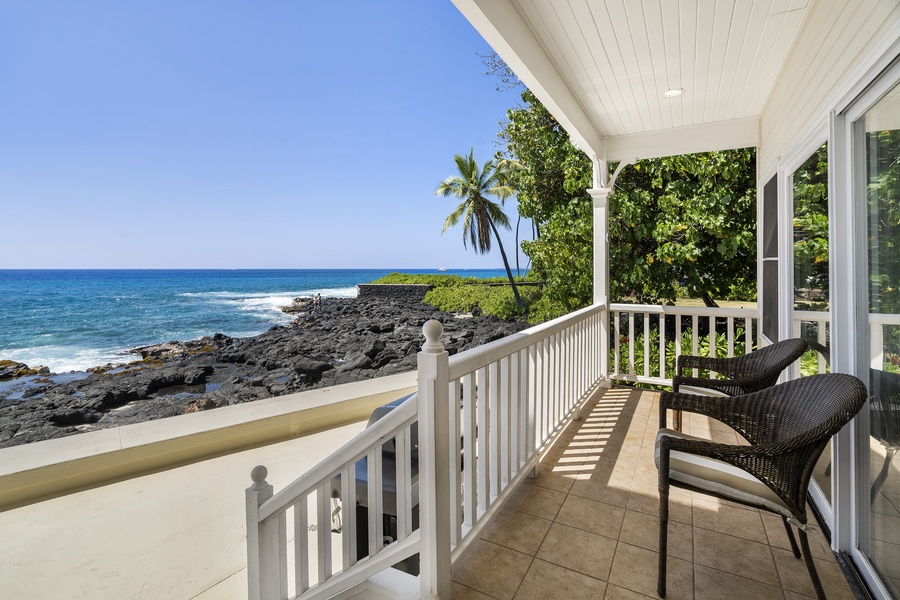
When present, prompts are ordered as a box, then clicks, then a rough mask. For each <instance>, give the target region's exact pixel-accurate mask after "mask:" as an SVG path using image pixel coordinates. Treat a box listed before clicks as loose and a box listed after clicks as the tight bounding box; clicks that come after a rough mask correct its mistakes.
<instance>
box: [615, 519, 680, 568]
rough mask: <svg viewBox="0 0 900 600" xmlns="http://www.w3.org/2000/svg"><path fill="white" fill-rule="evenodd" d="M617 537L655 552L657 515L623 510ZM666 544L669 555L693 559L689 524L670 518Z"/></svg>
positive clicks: (657, 534) (656, 544)
mask: <svg viewBox="0 0 900 600" xmlns="http://www.w3.org/2000/svg"><path fill="white" fill-rule="evenodd" d="M619 539H620V540H621V541H623V542H625V543H627V544H631V545H632V546H640V547H641V548H645V549H647V550H653V551H654V552H656V550H657V548H658V547H659V517H658V516H653V515H648V514H645V513H642V512H638V511H635V510H628V511H625V521H624V522H623V523H622V533H621V534H620V535H619ZM667 545H668V552H667V554H668V555H669V556H675V557H677V558H681V559H683V560H693V558H694V541H693V529H692V528H691V526H690V525H686V524H684V523H679V522H677V521H672V520H670V521H669V530H668V542H667Z"/></svg>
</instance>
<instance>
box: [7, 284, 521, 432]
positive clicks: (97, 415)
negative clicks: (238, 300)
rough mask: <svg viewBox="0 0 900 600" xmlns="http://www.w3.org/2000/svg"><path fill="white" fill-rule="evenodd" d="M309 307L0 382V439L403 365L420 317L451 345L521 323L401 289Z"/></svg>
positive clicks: (142, 417)
mask: <svg viewBox="0 0 900 600" xmlns="http://www.w3.org/2000/svg"><path fill="white" fill-rule="evenodd" d="M308 308H309V310H308V311H307V312H305V313H301V314H299V315H298V316H297V317H296V318H295V320H294V321H293V323H291V325H288V326H278V327H273V328H271V329H270V330H269V331H267V332H265V333H263V334H260V335H258V336H255V337H249V338H231V337H228V336H226V335H223V334H220V333H217V334H216V335H214V336H212V337H204V338H201V339H199V340H193V341H189V342H170V343H166V344H158V345H154V346H146V347H142V348H135V349H134V350H133V351H132V352H134V353H135V354H139V355H140V357H141V358H140V360H136V361H134V362H131V363H128V364H121V365H106V366H103V367H97V368H94V369H90V372H88V373H85V374H82V375H83V376H81V377H80V378H70V379H72V380H69V381H64V382H62V383H60V382H57V381H55V380H54V378H53V377H49V376H47V373H41V374H40V375H37V376H32V377H30V378H29V379H28V383H27V387H26V388H25V391H24V393H23V392H22V391H21V390H19V391H18V397H19V398H20V399H9V396H11V395H12V394H11V393H10V390H14V389H15V386H6V392H5V393H2V392H0V448H5V447H10V446H17V445H21V444H28V443H32V442H37V441H42V440H48V439H52V438H58V437H64V436H68V435H74V434H77V433H81V432H86V431H96V430H99V429H105V428H110V427H118V426H120V425H127V424H131V423H139V422H143V421H150V420H154V419H161V418H164V417H171V416H176V415H181V414H185V413H191V412H197V411H201V410H209V409H213V408H216V407H219V406H228V405H232V404H241V403H244V402H251V401H253V400H259V399H262V398H270V397H273V396H281V395H283V394H290V393H295V392H301V391H305V390H309V389H314V388H318V387H325V386H332V385H337V384H342V383H349V382H353V381H360V380H362V379H371V378H376V377H382V376H385V375H392V374H394V373H402V372H405V371H411V370H414V369H415V368H416V354H417V353H418V351H419V350H420V349H421V347H422V344H423V343H424V341H425V340H424V337H423V336H422V325H423V324H424V323H425V321H427V320H429V319H437V320H438V321H440V322H441V323H442V324H443V326H444V335H443V337H442V342H443V343H444V345H445V347H446V349H447V350H448V352H450V354H455V353H457V352H461V351H463V350H468V349H470V348H474V347H476V346H479V345H481V344H484V343H487V342H491V341H493V340H496V339H500V338H502V337H504V336H507V335H510V334H512V333H515V332H517V331H520V330H522V329H524V328H525V327H526V324H525V323H521V322H509V321H504V320H501V319H498V318H496V317H491V316H473V317H468V316H467V317H466V318H460V316H459V315H455V314H452V313H447V312H442V311H439V310H437V309H435V308H434V307H432V306H429V305H427V304H425V303H423V302H420V301H417V300H414V299H406V298H394V299H382V298H365V299H363V298H323V299H321V301H317V302H316V303H315V304H314V305H310V306H309V307H308ZM22 367H24V365H22Z"/></svg>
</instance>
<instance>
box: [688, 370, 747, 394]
mask: <svg viewBox="0 0 900 600" xmlns="http://www.w3.org/2000/svg"><path fill="white" fill-rule="evenodd" d="M754 382H755V379H754V378H753V377H735V378H731V379H709V378H705V377H690V376H684V375H675V377H673V378H672V387H673V388H675V389H677V388H680V387H681V386H683V385H689V386H693V387H698V388H707V389H711V390H717V391H720V392H722V393H723V394H727V395H729V396H736V395H738V394H741V393H743V392H744V391H745V390H746V387H747V386H750V385H752V384H753V383H754ZM679 391H680V390H679Z"/></svg>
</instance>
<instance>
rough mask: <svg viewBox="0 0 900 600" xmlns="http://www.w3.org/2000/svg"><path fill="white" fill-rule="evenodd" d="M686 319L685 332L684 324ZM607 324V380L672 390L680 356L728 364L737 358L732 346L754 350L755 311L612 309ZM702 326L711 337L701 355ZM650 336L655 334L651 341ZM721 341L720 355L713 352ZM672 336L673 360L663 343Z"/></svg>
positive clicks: (614, 306)
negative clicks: (738, 344)
mask: <svg viewBox="0 0 900 600" xmlns="http://www.w3.org/2000/svg"><path fill="white" fill-rule="evenodd" d="M666 317H672V318H670V319H668V321H669V323H667V322H666V321H667V319H666ZM684 318H690V320H691V324H690V326H689V327H686V326H685V325H684V324H683V323H682V319H684ZM609 319H610V323H611V324H610V336H611V340H610V346H611V353H610V359H609V361H610V364H609V372H610V375H609V376H610V378H611V379H619V380H624V381H634V382H640V383H649V384H654V385H671V384H672V376H673V375H674V372H673V369H674V364H675V358H676V357H677V356H679V355H681V354H693V355H702V356H711V357H713V358H715V357H717V356H718V357H720V358H726V357H732V356H735V343H736V342H738V341H743V342H744V349H745V351H746V352H749V351H751V350H752V349H753V348H755V347H757V344H758V337H759V333H758V332H759V326H758V323H759V311H758V310H757V309H750V308H706V307H695V306H654V305H645V304H612V305H610V307H609ZM704 321H705V322H704ZM701 324H702V325H704V326H705V327H706V328H707V329H708V331H709V338H708V340H709V342H708V349H705V351H701V348H700V343H701V336H700V326H701ZM717 325H719V326H721V325H724V327H725V333H724V334H721V333H717ZM650 332H653V334H652V335H650ZM657 332H658V339H656V340H654V341H652V342H651V337H654V338H655V337H656V333H657ZM684 334H689V336H690V339H688V340H685V339H683V335H684ZM721 335H724V336H725V342H726V346H725V350H724V352H720V351H719V348H718V347H717V346H718V344H717V341H718V339H719V336H721ZM673 336H674V342H675V343H674V347H675V348H674V356H673V355H672V352H671V351H670V348H668V347H667V346H668V344H667V341H666V338H672V337H673ZM654 352H656V353H658V357H653V360H651V357H652V355H653V353H654ZM638 354H641V355H642V358H641V360H638V359H637V356H638ZM740 354H743V352H740V353H739V355H740ZM695 375H696V374H695ZM710 377H715V373H711V374H710Z"/></svg>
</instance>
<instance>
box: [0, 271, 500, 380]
mask: <svg viewBox="0 0 900 600" xmlns="http://www.w3.org/2000/svg"><path fill="white" fill-rule="evenodd" d="M395 271H401V272H408V273H437V271H435V270H428V269H416V270H403V269H383V270H377V269H340V270H326V269H302V270H77V271H75V270H71V271H70V270H65V271H63V270H60V271H56V270H0V359H7V360H14V361H18V362H23V363H26V364H28V365H31V366H38V365H45V366H47V367H49V368H50V370H51V371H53V372H54V373H62V372H66V371H79V370H83V369H86V368H88V367H93V366H98V365H103V364H106V363H109V362H123V361H129V360H133V359H134V355H132V354H128V353H127V350H128V349H129V348H134V347H136V346H144V345H147V344H157V343H161V342H168V341H172V340H192V339H197V338H200V337H203V336H206V335H212V334H214V333H224V334H226V335H230V336H233V337H246V336H251V335H257V334H259V333H262V332H264V331H266V330H267V329H269V328H270V327H272V326H273V325H279V324H286V323H289V322H290V321H291V319H292V318H293V317H291V316H290V315H287V314H285V313H283V312H281V310H279V307H280V306H285V305H288V304H290V303H291V301H292V300H293V299H294V298H295V297H298V296H313V295H316V294H322V296H323V297H336V298H350V297H355V296H356V285H357V284H360V283H368V282H370V281H372V280H374V279H377V278H379V277H381V276H383V275H386V274H388V273H391V272H395ZM446 273H447V274H458V275H463V276H467V277H498V276H502V275H504V273H505V271H503V270H502V269H489V270H448V271H446Z"/></svg>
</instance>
